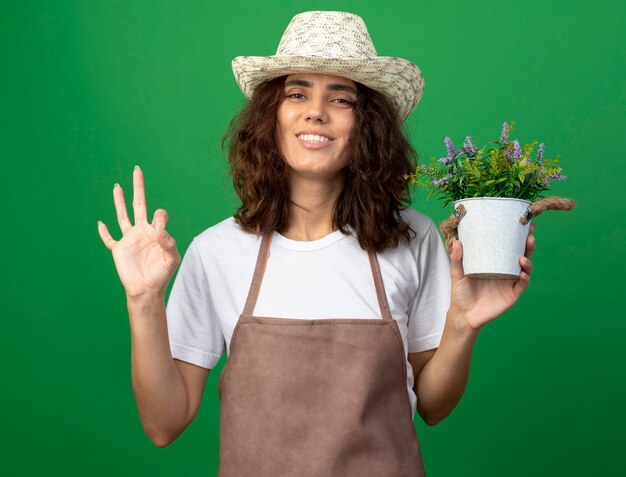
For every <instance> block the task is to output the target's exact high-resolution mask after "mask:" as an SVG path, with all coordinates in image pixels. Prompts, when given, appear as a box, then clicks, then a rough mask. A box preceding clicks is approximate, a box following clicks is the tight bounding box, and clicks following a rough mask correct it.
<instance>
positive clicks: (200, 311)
mask: <svg viewBox="0 0 626 477" xmlns="http://www.w3.org/2000/svg"><path fill="white" fill-rule="evenodd" d="M166 315H167V328H168V334H169V342H170V350H171V352H172V357H173V358H175V359H180V360H182V361H186V362H188V363H192V364H195V365H197V366H201V367H203V368H209V369H211V368H213V367H214V366H215V365H216V364H217V362H218V361H219V360H220V358H221V357H222V354H223V353H224V347H225V343H224V335H223V333H222V329H221V326H220V322H219V320H218V318H217V316H215V312H214V311H213V307H212V304H211V295H210V290H209V283H208V280H207V275H206V273H205V270H204V266H203V263H202V257H201V254H200V251H199V249H198V244H197V243H196V239H194V240H192V242H191V244H190V245H189V248H188V249H187V251H186V252H185V256H184V257H183V259H182V261H181V264H180V267H179V269H178V273H177V275H176V278H175V279H174V284H173V285H172V290H171V292H170V295H169V298H168V301H167V306H166Z"/></svg>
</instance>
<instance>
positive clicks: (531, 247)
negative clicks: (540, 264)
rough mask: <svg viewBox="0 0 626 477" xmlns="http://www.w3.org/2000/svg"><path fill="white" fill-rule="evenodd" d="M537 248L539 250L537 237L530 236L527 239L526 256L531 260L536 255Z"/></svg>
mask: <svg viewBox="0 0 626 477" xmlns="http://www.w3.org/2000/svg"><path fill="white" fill-rule="evenodd" d="M535 248H537V247H536V243H535V236H534V235H529V236H528V237H526V250H525V252H524V256H525V257H526V258H528V259H530V258H531V257H532V256H533V253H535Z"/></svg>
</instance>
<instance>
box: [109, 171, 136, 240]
mask: <svg viewBox="0 0 626 477" xmlns="http://www.w3.org/2000/svg"><path fill="white" fill-rule="evenodd" d="M113 202H114V203H115V213H116V214H117V223H118V224H119V225H120V230H121V231H122V235H124V234H125V233H126V232H128V231H129V230H130V229H132V228H133V226H132V224H131V223H130V220H128V212H126V201H125V200H124V191H123V190H122V186H120V185H119V184H117V183H116V184H115V186H113Z"/></svg>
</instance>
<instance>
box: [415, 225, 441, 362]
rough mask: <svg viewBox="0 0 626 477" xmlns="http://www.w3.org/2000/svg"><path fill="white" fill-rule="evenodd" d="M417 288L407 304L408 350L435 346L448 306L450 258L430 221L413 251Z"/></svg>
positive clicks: (437, 231)
mask: <svg viewBox="0 0 626 477" xmlns="http://www.w3.org/2000/svg"><path fill="white" fill-rule="evenodd" d="M416 258H417V273H418V288H417V291H416V293H415V296H414V297H413V299H412V300H411V302H410V304H409V325H408V326H409V329H408V352H409V353H416V352H418V351H425V350H429V349H433V348H437V347H438V346H439V342H440V341H441V335H442V334H443V327H444V325H445V321H446V314H447V312H448V308H450V292H451V277H450V259H449V258H448V253H447V252H446V249H445V246H444V243H443V238H442V237H441V235H439V230H438V229H437V226H436V225H435V223H434V221H432V220H431V224H430V227H429V228H428V230H427V231H426V233H425V235H424V238H423V239H422V242H421V243H420V244H419V246H418V250H417V257H416Z"/></svg>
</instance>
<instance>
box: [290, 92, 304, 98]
mask: <svg viewBox="0 0 626 477" xmlns="http://www.w3.org/2000/svg"><path fill="white" fill-rule="evenodd" d="M287 97H288V98H295V99H300V97H302V98H304V95H303V94H302V93H291V94H288V95H287Z"/></svg>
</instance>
